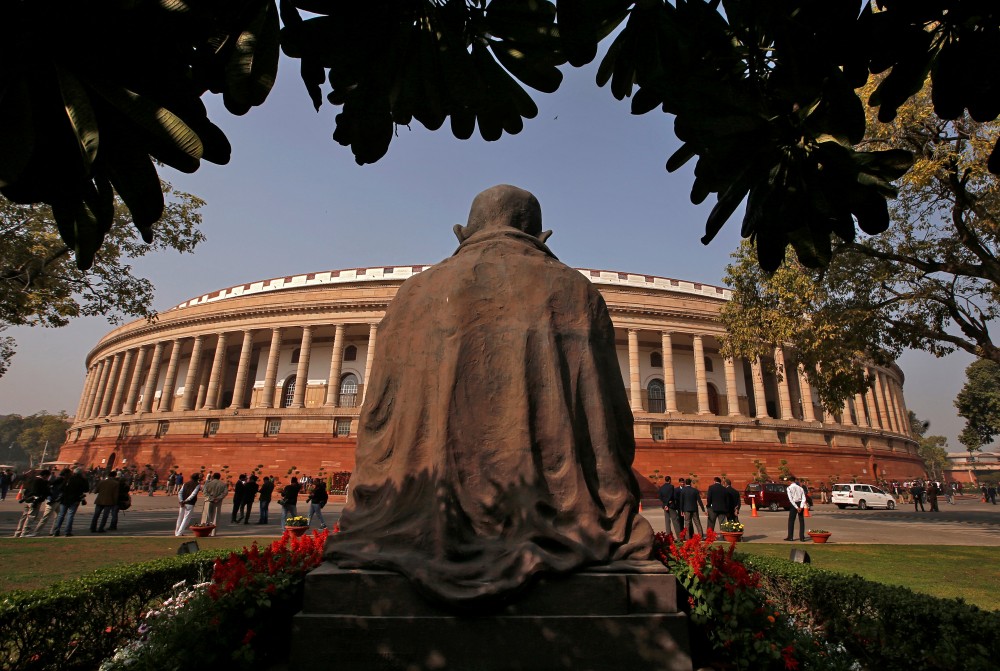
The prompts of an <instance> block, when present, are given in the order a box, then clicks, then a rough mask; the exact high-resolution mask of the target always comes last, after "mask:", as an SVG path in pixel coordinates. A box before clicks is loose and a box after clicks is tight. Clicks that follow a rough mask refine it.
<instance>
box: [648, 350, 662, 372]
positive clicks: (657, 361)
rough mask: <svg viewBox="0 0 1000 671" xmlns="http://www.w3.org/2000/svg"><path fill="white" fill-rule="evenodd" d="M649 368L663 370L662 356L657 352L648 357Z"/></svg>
mask: <svg viewBox="0 0 1000 671" xmlns="http://www.w3.org/2000/svg"><path fill="white" fill-rule="evenodd" d="M649 367H650V368H663V355H662V354H660V353H659V352H653V353H652V354H650V355H649Z"/></svg>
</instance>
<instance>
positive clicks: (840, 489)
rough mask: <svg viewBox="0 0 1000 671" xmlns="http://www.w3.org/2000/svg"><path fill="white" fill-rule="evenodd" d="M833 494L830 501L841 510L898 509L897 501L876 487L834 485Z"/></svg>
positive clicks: (850, 484) (848, 484) (846, 484)
mask: <svg viewBox="0 0 1000 671" xmlns="http://www.w3.org/2000/svg"><path fill="white" fill-rule="evenodd" d="M831 494H832V496H831V497H830V501H831V502H832V503H833V504H835V505H836V506H837V507H838V508H840V509H844V508H846V507H847V506H857V507H858V508H860V509H861V510H867V509H868V508H885V509H886V510H892V509H893V508H895V507H896V499H894V498H893V497H892V495H891V494H889V493H888V492H886V491H884V490H882V489H879V488H878V487H876V486H875V485H863V484H860V483H857V482H850V483H845V484H840V485H834V486H833V489H832V490H831Z"/></svg>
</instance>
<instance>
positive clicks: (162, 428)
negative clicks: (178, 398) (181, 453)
mask: <svg viewBox="0 0 1000 671" xmlns="http://www.w3.org/2000/svg"><path fill="white" fill-rule="evenodd" d="M169 430H170V422H168V421H167V420H163V421H161V422H157V423H156V437H157V438H163V437H164V436H165V435H167V431H169Z"/></svg>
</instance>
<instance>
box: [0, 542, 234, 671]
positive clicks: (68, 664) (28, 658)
mask: <svg viewBox="0 0 1000 671" xmlns="http://www.w3.org/2000/svg"><path fill="white" fill-rule="evenodd" d="M228 553H229V551H228V550H226V551H225V552H224V553H220V552H218V551H214V552H213V551H203V552H198V553H194V554H188V555H180V556H176V557H168V558H165V559H157V560H153V561H148V562H143V563H139V564H130V565H125V566H120V567H115V568H108V569H101V570H99V571H96V572H94V573H93V574H92V575H89V576H86V577H83V578H77V579H73V580H66V581H62V582H59V583H56V584H54V585H52V586H51V587H46V588H42V589H38V590H32V591H15V592H10V593H8V594H5V595H4V596H3V599H2V600H0V669H2V671H35V670H42V669H60V670H63V669H65V670H66V671H73V670H75V669H81V670H83V669H87V670H90V669H96V668H97V667H98V666H99V665H100V663H101V662H102V661H103V660H104V659H105V658H107V657H110V656H111V654H112V653H113V652H114V650H115V648H116V647H118V646H119V645H121V644H122V643H124V642H125V641H127V640H129V639H130V638H132V637H134V636H135V630H136V626H137V623H138V621H139V619H140V618H141V617H142V615H143V614H144V613H145V611H146V610H148V608H149V607H150V605H151V604H152V603H153V602H154V601H155V600H156V599H163V598H166V597H167V596H168V595H169V594H170V593H171V587H173V585H175V584H176V583H178V582H180V581H182V580H187V581H189V582H196V581H201V580H203V579H206V578H207V577H208V576H210V575H211V569H212V565H213V563H214V561H215V559H216V558H217V557H219V556H224V555H225V554H228Z"/></svg>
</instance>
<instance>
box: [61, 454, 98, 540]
mask: <svg viewBox="0 0 1000 671" xmlns="http://www.w3.org/2000/svg"><path fill="white" fill-rule="evenodd" d="M89 488H90V486H89V483H88V482H87V478H85V477H84V475H83V469H82V468H80V467H77V468H76V470H74V471H73V475H71V476H69V479H68V480H66V485H65V486H64V487H63V491H62V500H61V501H60V502H59V516H58V517H57V518H56V527H55V529H54V530H53V531H52V535H53V536H58V535H60V534H61V533H62V525H63V522H66V535H67V536H72V535H73V520H74V519H75V518H76V511H77V508H79V507H80V504H81V503H82V502H83V499H84V497H86V496H87V490H88V489H89Z"/></svg>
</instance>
